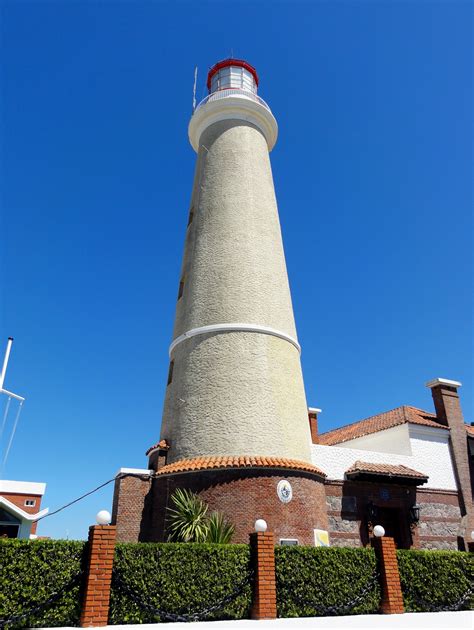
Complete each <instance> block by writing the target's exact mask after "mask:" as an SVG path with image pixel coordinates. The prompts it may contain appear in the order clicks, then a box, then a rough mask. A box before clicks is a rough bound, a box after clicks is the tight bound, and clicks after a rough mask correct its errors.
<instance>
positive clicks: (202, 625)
mask: <svg viewBox="0 0 474 630" xmlns="http://www.w3.org/2000/svg"><path fill="white" fill-rule="evenodd" d="M165 626H168V628H169V630H292V629H293V628H296V629H297V630H310V629H311V628H315V630H319V628H321V629H322V630H348V629H349V628H350V630H379V629H380V630H474V612H470V611H461V612H441V613H405V614H404V615H353V616H348V617H305V618H299V619H274V620H271V621H251V620H248V619H244V620H242V621H198V622H195V623H192V624H189V623H173V624H171V623H170V624H162V623H160V624H146V625H145V624H143V625H136V626H135V625H131V626H107V630H164V627H165ZM55 630H58V628H56V629H55Z"/></svg>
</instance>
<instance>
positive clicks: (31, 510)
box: [2, 492, 43, 534]
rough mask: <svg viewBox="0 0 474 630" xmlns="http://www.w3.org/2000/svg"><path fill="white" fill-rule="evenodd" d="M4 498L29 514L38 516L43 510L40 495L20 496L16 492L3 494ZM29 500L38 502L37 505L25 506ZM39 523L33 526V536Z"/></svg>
mask: <svg viewBox="0 0 474 630" xmlns="http://www.w3.org/2000/svg"><path fill="white" fill-rule="evenodd" d="M2 497H5V499H7V500H8V501H10V503H13V505H16V507H19V508H20V509H22V510H23V511H24V512H26V513H27V514H37V513H38V512H39V511H40V510H41V499H42V498H43V497H42V496H41V495H39V494H19V493H16V492H2ZM28 499H30V500H33V501H36V503H35V505H31V506H30V505H25V501H27V500H28ZM36 527H37V523H33V524H32V525H31V532H30V533H31V534H36Z"/></svg>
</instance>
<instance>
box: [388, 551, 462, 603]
mask: <svg viewBox="0 0 474 630" xmlns="http://www.w3.org/2000/svg"><path fill="white" fill-rule="evenodd" d="M397 559H398V566H399V569H400V582H401V586H402V593H403V602H404V604H405V610H406V611H407V612H426V611H430V610H433V611H434V610H436V609H440V608H445V607H446V608H447V607H451V606H454V605H456V604H457V603H458V602H459V601H460V600H461V599H463V597H464V596H465V595H466V593H468V591H469V589H472V587H473V581H474V558H473V555H472V554H469V553H465V552H460V551H418V550H414V549H410V550H399V551H397ZM473 607H474V597H473V595H472V592H471V596H470V597H469V596H468V597H466V598H465V599H464V601H463V603H462V605H461V606H460V607H459V609H460V610H469V609H470V608H473Z"/></svg>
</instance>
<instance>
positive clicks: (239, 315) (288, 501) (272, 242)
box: [112, 59, 470, 546]
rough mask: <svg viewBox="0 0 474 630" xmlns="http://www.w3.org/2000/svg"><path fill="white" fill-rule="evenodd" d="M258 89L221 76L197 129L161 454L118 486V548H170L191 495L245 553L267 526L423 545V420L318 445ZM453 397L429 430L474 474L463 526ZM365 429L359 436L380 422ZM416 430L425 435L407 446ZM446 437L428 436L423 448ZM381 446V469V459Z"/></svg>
mask: <svg viewBox="0 0 474 630" xmlns="http://www.w3.org/2000/svg"><path fill="white" fill-rule="evenodd" d="M258 84H259V79H258V75H257V72H256V70H255V68H253V67H252V66H251V65H250V64H248V63H247V62H245V61H242V60H237V59H226V60H224V61H222V62H219V63H217V64H216V65H215V66H213V68H211V70H210V71H209V74H208V83H207V85H208V88H209V95H208V96H207V97H206V98H205V99H204V100H203V101H202V102H201V103H200V104H199V105H198V107H197V108H196V109H195V111H194V112H193V115H192V117H191V121H190V123H189V139H190V143H191V145H192V147H193V149H194V150H195V151H196V153H197V162H196V171H195V178H194V186H193V191H192V195H191V202H190V208H189V215H188V224H187V229H186V241H185V249H184V256H183V264H182V269H181V275H180V278H179V285H178V296H177V305H176V316H175V326H174V332H173V341H172V343H171V346H170V348H169V355H170V364H169V372H168V380H167V386H166V396H165V403H164V410H163V421H162V426H161V435H160V439H159V441H158V442H157V443H156V444H155V445H154V446H152V447H151V448H150V449H148V451H147V455H148V457H149V468H148V470H133V469H121V473H122V474H121V475H120V476H119V477H118V478H117V481H116V486H115V493H114V505H113V515H112V518H113V522H114V523H116V525H117V531H118V537H119V539H121V540H163V539H165V537H166V513H167V512H166V508H167V506H168V503H169V498H170V496H171V494H172V492H173V491H174V490H175V489H176V488H180V487H184V488H189V489H192V490H194V491H196V492H198V493H199V494H200V495H201V496H202V498H203V499H204V500H205V501H206V502H207V503H208V504H209V506H210V508H211V509H218V510H220V511H222V512H224V513H225V514H226V515H227V516H228V518H229V519H230V520H231V521H232V522H233V523H234V525H235V527H236V534H235V540H236V542H245V541H247V538H248V533H249V531H252V529H253V526H254V522H255V519H257V518H264V519H265V520H267V522H268V524H269V527H270V528H271V529H272V530H273V531H274V532H275V534H276V537H277V539H279V540H280V541H282V542H283V543H294V542H298V543H299V544H307V545H312V544H321V543H323V542H324V541H325V540H326V539H327V532H329V540H330V543H331V544H334V543H336V544H364V543H365V542H367V539H368V537H369V536H370V534H371V527H372V525H373V524H374V522H373V521H374V519H375V517H377V519H382V520H383V523H384V524H385V525H386V528H387V530H388V531H389V532H393V533H394V534H396V536H397V541H398V543H399V545H401V546H411V545H412V544H418V541H421V538H420V537H419V539H417V538H416V536H415V537H413V535H412V531H413V527H412V528H411V529H410V530H409V531H405V529H406V528H404V527H402V525H400V527H399V528H398V529H397V527H396V525H395V524H393V523H395V522H396V519H398V518H400V519H401V518H405V512H406V511H408V513H409V514H413V516H412V517H410V518H411V520H412V522H410V524H411V525H414V523H415V522H416V518H415V513H416V510H417V504H416V500H417V497H418V495H419V493H420V492H422V491H421V490H420V491H418V490H417V488H418V487H419V486H420V485H423V484H426V483H428V479H429V477H430V475H431V477H432V476H433V475H432V468H431V467H430V468H429V469H426V466H424V462H421V463H422V464H423V465H421V466H418V465H417V464H418V463H420V462H419V459H418V458H417V457H412V456H411V455H410V454H409V453H410V452H412V451H411V449H412V442H413V444H414V443H415V442H416V437H414V436H415V433H414V432H413V431H414V429H412V428H411V427H412V426H414V427H420V426H422V423H421V422H418V423H417V422H412V421H405V420H404V421H403V422H397V423H394V424H393V425H392V424H390V422H391V421H390V422H389V421H387V422H388V424H387V423H386V424H384V423H383V422H381V423H379V424H377V421H374V424H373V426H374V427H381V429H380V430H379V429H378V428H377V429H374V430H371V431H368V430H367V431H365V430H364V429H362V430H361V431H360V432H359V433H357V435H356V434H355V433H354V434H353V435H351V434H350V431H349V433H347V432H346V434H344V432H343V430H339V431H342V433H339V434H338V433H337V431H335V432H331V433H330V434H326V435H322V436H318V433H317V413H318V410H315V409H310V412H309V421H308V407H307V402H306V398H305V391H304V385H303V376H302V371H301V362H300V351H301V348H300V345H299V343H298V339H297V334H296V327H295V322H294V317H293V309H292V304H291V296H290V290H289V283H288V277H287V272H286V264H285V258H284V252H283V245H282V237H281V231H280V224H279V218H278V210H277V205H276V198H275V191H274V187H273V180H272V173H271V166H270V160H269V152H270V151H271V150H272V148H273V146H274V145H275V143H276V140H277V133H278V127H277V123H276V120H275V118H274V116H273V114H272V112H271V110H270V108H269V106H268V105H267V104H266V103H265V101H263V99H261V98H260V96H258V94H257V91H258ZM443 383H444V381H443ZM449 388H451V390H455V392H454V393H455V394H456V395H455V396H454V393H453V392H451V393H453V395H452V396H451V398H452V399H453V400H454V398H455V397H457V387H455V386H454V385H453V384H452V383H451V382H448V385H447V386H446V387H445V386H444V385H443V384H442V381H439V383H438V385H435V386H433V392H434V393H435V392H436V396H438V398H436V400H438V399H439V401H441V402H439V401H438V402H439V405H438V406H437V407H436V410H437V411H436V417H435V416H434V415H433V414H427V416H431V420H429V419H428V420H427V421H426V423H425V425H423V427H424V428H426V430H428V424H427V423H428V422H431V426H430V428H431V430H432V431H435V432H437V433H433V434H432V435H431V434H430V435H431V437H433V440H434V442H436V440H437V439H438V438H435V437H434V436H435V435H439V436H444V438H442V439H444V445H445V448H444V450H443V454H444V456H447V454H449V449H450V448H452V447H453V444H456V445H457V446H456V449H454V450H453V456H454V458H457V459H455V463H454V464H453V465H452V470H453V475H455V474H457V475H458V476H459V475H460V477H459V479H458V480H457V481H456V482H455V481H454V476H453V475H452V476H451V477H450V478H449V482H448V481H446V483H447V484H448V486H447V487H446V488H444V487H443V488H441V490H442V493H444V494H443V497H444V496H446V497H448V496H449V497H452V502H453V510H454V507H455V506H454V501H455V498H456V497H455V495H456V496H457V497H458V498H459V500H460V501H461V502H462V505H463V507H460V506H458V511H459V510H460V511H459V513H456V514H457V516H456V517H455V516H446V518H453V519H454V518H457V519H458V520H459V519H460V517H461V515H462V514H464V511H465V510H466V508H465V503H467V499H466V497H467V491H466V489H465V487H467V486H466V484H467V483H468V481H467V477H466V475H467V473H466V468H465V463H466V462H467V465H469V463H468V460H467V455H465V454H464V455H463V454H462V452H461V451H462V445H461V437H459V438H458V437H456V438H455V437H454V436H455V435H456V436H458V433H459V435H461V433H462V435H463V436H464V439H465V429H464V424H463V421H462V414H461V412H460V408H459V405H458V410H457V411H456V410H455V409H454V407H455V405H454V403H452V404H451V402H450V406H449V411H446V410H445V411H444V412H443V410H442V406H443V404H444V403H446V400H447V396H448V394H447V393H446V392H447V391H448V390H449ZM451 390H450V391H451ZM436 400H435V403H436ZM443 401H444V402H443ZM446 404H447V403H446ZM438 407H439V408H438ZM394 413H395V412H392V415H393V414H394ZM400 413H401V412H399V415H400ZM420 413H421V414H423V412H420ZM443 413H444V414H445V415H444V416H443ZM382 415H387V414H382ZM402 415H403V414H402ZM415 415H416V413H415V412H413V417H414V416H415ZM395 416H397V414H396V413H395ZM397 417H398V416H397ZM403 417H404V418H405V416H403ZM453 418H455V420H454V419H453ZM364 422H365V423H366V424H365V425H364V423H363V422H362V423H357V424H358V425H363V426H364V427H366V426H368V424H370V423H369V421H368V420H367V421H364ZM460 422H461V423H462V429H460V428H459V427H460V424H459V423H460ZM402 425H406V427H408V429H407V431H412V434H413V436H412V435H411V434H410V433H407V432H406V431H405V434H404V435H403V436H402V432H403V430H404V428H403V426H402ZM352 426H354V427H355V426H356V425H352ZM400 426H402V428H401V429H400V428H398V429H397V427H400ZM392 429H393V430H395V432H397V431H398V434H399V438H398V447H397V448H398V449H399V450H400V453H398V454H393V456H392V453H391V451H390V450H388V451H387V447H386V444H387V443H389V442H391V437H390V436H386V437H387V438H388V439H386V437H385V434H384V435H382V434H383V431H391V430H392ZM354 430H355V429H354ZM420 431H421V429H420ZM335 434H336V436H335ZM398 434H397V435H398ZM341 435H342V436H344V435H345V436H346V437H345V438H344V437H341ZM347 435H351V439H347ZM449 436H450V437H449ZM430 439H431V438H429V437H428V434H426V436H425V437H424V438H423V443H424V442H429V441H430ZM440 439H441V437H440ZM334 440H335V441H334ZM371 444H372V446H373V447H374V448H377V449H379V450H378V451H377V452H378V453H379V455H380V457H375V456H373V455H371V454H370V453H371V451H370V445H371ZM384 444H385V446H384ZM448 444H449V445H450V446H448ZM364 445H365V446H364ZM384 449H385V450H384ZM356 450H357V453H358V456H357V459H356V460H352V459H351V457H352V451H354V452H355V451H356ZM415 450H416V449H415ZM339 451H340V452H341V455H336V456H335V460H334V461H333V456H334V455H335V454H336V453H338V452H339ZM433 452H434V451H433ZM359 453H362V455H360V456H359ZM396 455H398V456H399V457H401V458H402V459H403V457H405V459H403V463H401V460H400V464H399V465H398V467H396V469H395V467H393V466H392V468H390V467H387V466H386V469H384V470H383V469H382V467H381V466H380V465H381V464H384V465H387V464H388V463H389V462H392V461H394V460H395V459H396ZM343 456H344V457H343ZM463 458H464V459H463ZM342 461H344V462H347V468H345V469H344V470H343V469H342V468H341V466H340V463H341V462H342ZM397 461H398V460H397ZM453 461H454V460H453ZM407 462H409V463H410V464H413V466H408V464H407ZM463 462H464V463H463ZM375 464H377V466H378V467H374V466H375ZM344 465H346V464H344ZM423 467H425V470H423ZM389 468H390V470H389ZM420 468H421V470H419V469H420ZM454 471H456V472H454ZM388 480H389V481H388ZM429 483H430V484H432V483H436V477H435V479H434V480H433V479H431V480H430V482H429ZM443 483H444V481H443ZM456 483H458V484H460V485H458V490H456ZM469 483H470V482H469ZM364 484H365V485H364ZM367 484H369V485H367ZM370 484H372V485H370ZM374 484H375V485H374ZM429 487H430V488H431V487H432V486H431V485H430V486H429ZM371 488H373V492H372V493H371V492H369V490H370V489H371ZM435 489H436V488H435ZM438 490H439V488H438ZM351 493H352V494H351ZM364 493H365V494H364ZM367 493H369V494H368V495H367ZM380 493H383V497H388V498H383V497H382V495H381V494H380ZM449 493H451V494H449ZM456 493H457V494H456ZM399 495H400V496H399ZM364 496H370V501H368V502H366V501H363V500H362V499H363V497H364ZM395 496H396V497H397V500H395V498H394V497H395ZM430 496H431V495H430ZM437 496H438V495H437ZM381 497H382V498H381ZM430 500H431V499H430ZM443 500H444V499H443ZM446 500H447V501H449V500H451V499H446ZM456 500H457V499H456ZM397 501H398V503H397ZM326 502H328V505H329V509H328V508H327V505H326ZM431 503H432V504H433V505H434V503H436V502H435V501H431ZM460 505H461V504H460ZM433 509H434V508H433ZM369 510H370V519H369V521H367V514H368V511H369ZM390 510H392V512H390ZM393 510H395V511H393ZM397 510H398V512H397ZM448 511H449V510H448ZM453 514H454V512H453ZM390 515H392V517H391V516H390ZM465 520H466V519H464V521H465ZM392 521H393V523H392ZM427 535H428V534H427ZM443 536H444V535H443ZM450 536H451V535H450ZM445 538H446V541H447V544H449V545H451V546H452V544H454V543H453V540H452V537H449V540H448V537H447V536H444V538H443V540H444V539H445ZM423 540H424V543H423V544H425V542H426V543H428V539H426V540H425V539H423ZM456 540H457V538H456ZM420 544H421V542H420Z"/></svg>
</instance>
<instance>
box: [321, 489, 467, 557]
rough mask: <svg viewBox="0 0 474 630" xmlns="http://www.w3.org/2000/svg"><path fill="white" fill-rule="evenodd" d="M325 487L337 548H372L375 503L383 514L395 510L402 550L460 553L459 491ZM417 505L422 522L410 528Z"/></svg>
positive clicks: (330, 535) (331, 526) (331, 530)
mask: <svg viewBox="0 0 474 630" xmlns="http://www.w3.org/2000/svg"><path fill="white" fill-rule="evenodd" d="M325 487H326V505H327V511H328V523H329V538H330V544H331V546H333V547H358V546H365V545H368V544H369V542H370V539H371V538H372V532H371V527H370V526H369V524H368V519H367V504H368V503H369V502H372V503H373V504H374V505H376V506H377V507H378V508H379V509H380V510H383V509H389V510H390V509H392V510H394V514H395V515H396V518H397V519H398V521H399V527H400V530H401V534H400V538H401V541H400V542H401V544H400V546H401V547H403V548H410V547H412V548H415V549H458V535H459V531H460V523H461V511H460V507H459V497H458V493H457V492H456V491H452V490H427V489H426V490H425V489H420V488H415V487H413V486H404V485H401V484H383V483H373V482H355V481H327V482H326V486H325ZM415 503H417V504H418V505H419V506H420V507H421V510H420V522H419V523H418V525H417V526H414V527H410V517H409V510H410V507H411V506H412V505H414V504H415Z"/></svg>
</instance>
